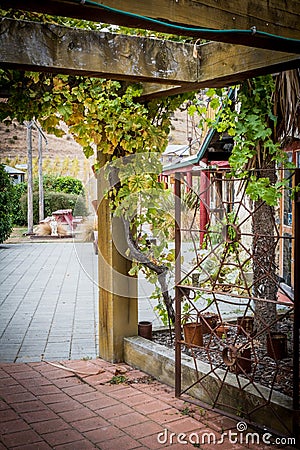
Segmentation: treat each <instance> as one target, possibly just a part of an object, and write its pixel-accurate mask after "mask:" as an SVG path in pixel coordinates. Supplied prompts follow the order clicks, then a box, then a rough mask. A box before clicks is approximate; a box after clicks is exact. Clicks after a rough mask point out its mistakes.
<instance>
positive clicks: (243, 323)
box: [237, 316, 254, 335]
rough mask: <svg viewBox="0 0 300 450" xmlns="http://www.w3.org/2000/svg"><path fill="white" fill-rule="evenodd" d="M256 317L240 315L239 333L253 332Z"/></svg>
mask: <svg viewBox="0 0 300 450" xmlns="http://www.w3.org/2000/svg"><path fill="white" fill-rule="evenodd" d="M253 323H254V317H252V316H240V317H238V318H237V324H238V334H250V335H251V334H252V333H253Z"/></svg>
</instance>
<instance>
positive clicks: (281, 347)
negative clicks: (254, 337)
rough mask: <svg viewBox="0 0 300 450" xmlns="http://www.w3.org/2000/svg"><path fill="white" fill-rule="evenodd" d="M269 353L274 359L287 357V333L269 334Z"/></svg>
mask: <svg viewBox="0 0 300 450" xmlns="http://www.w3.org/2000/svg"><path fill="white" fill-rule="evenodd" d="M267 353H268V355H269V356H270V357H271V358H273V359H283V358H286V357H287V335H286V334H285V333H277V332H271V333H270V334H268V335H267Z"/></svg>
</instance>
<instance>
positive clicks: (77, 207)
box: [20, 192, 88, 223]
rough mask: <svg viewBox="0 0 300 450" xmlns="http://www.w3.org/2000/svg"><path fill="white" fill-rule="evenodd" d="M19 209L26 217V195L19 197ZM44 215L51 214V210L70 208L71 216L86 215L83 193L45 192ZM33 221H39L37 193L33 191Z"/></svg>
mask: <svg viewBox="0 0 300 450" xmlns="http://www.w3.org/2000/svg"><path fill="white" fill-rule="evenodd" d="M20 205H21V209H22V211H23V214H24V216H25V217H27V195H22V197H21V199H20ZM44 207H45V208H44V211H45V217H47V216H51V214H52V212H53V211H57V210H58V209H72V211H73V216H86V215H87V213H88V212H87V208H86V205H85V198H84V196H83V195H75V194H66V193H64V192H45V195H44ZM33 222H34V223H38V222H39V194H38V192H34V193H33Z"/></svg>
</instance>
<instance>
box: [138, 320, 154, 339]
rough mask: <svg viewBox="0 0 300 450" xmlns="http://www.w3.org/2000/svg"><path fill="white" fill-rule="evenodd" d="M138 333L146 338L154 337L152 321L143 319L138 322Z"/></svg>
mask: <svg viewBox="0 0 300 450" xmlns="http://www.w3.org/2000/svg"><path fill="white" fill-rule="evenodd" d="M138 335H139V336H141V337H143V338H145V339H150V340H151V339H152V322H148V321H142V322H139V323H138Z"/></svg>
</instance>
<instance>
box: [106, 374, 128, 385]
mask: <svg viewBox="0 0 300 450" xmlns="http://www.w3.org/2000/svg"><path fill="white" fill-rule="evenodd" d="M126 381H128V378H127V377H125V376H124V375H114V376H113V377H112V378H111V380H110V381H109V383H110V384H122V383H126Z"/></svg>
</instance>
